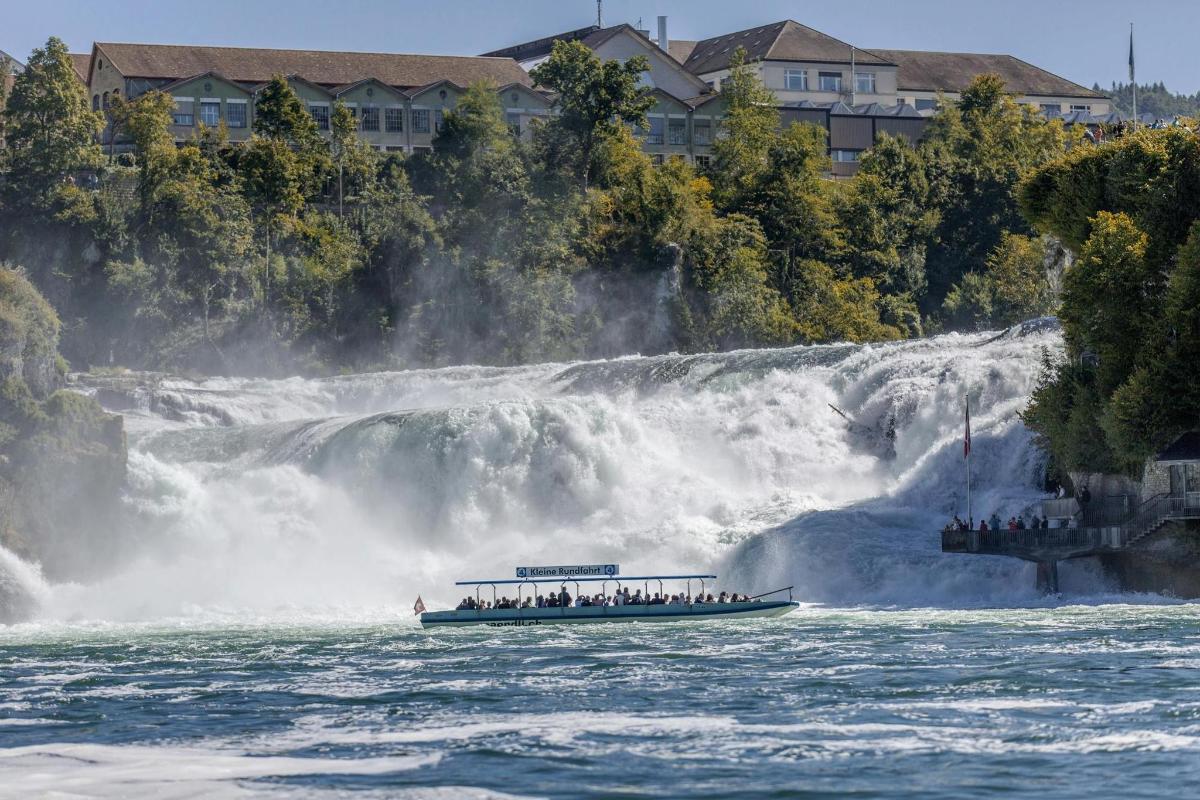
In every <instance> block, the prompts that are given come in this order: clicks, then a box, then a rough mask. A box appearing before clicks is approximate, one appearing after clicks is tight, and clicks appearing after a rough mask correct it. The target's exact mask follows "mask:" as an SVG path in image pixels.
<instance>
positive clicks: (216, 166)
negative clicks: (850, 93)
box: [0, 39, 1082, 374]
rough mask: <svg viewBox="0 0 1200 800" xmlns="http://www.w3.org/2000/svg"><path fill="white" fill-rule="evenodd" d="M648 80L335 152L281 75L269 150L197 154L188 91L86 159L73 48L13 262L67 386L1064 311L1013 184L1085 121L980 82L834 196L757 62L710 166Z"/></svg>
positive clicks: (24, 151)
mask: <svg viewBox="0 0 1200 800" xmlns="http://www.w3.org/2000/svg"><path fill="white" fill-rule="evenodd" d="M645 68H646V64H645V63H644V62H642V61H641V60H640V59H637V58H634V59H630V60H629V61H628V62H626V63H624V64H617V63H615V62H614V63H608V64H601V63H600V62H599V61H598V60H597V59H596V57H595V56H594V55H593V54H592V53H591V52H590V51H588V50H587V49H586V48H584V47H583V46H581V45H579V44H563V43H560V44H558V45H556V47H555V49H554V52H553V54H552V56H551V57H550V58H549V59H548V60H547V61H546V62H545V63H544V64H543V65H542V66H540V67H539V68H538V69H537V70H536V71H535V73H534V78H535V80H536V81H537V82H538V83H539V84H540V85H541V86H543V87H545V88H548V89H550V90H552V91H554V92H555V93H556V96H557V98H558V100H557V104H558V109H557V111H558V113H557V114H556V115H555V116H554V117H553V118H551V119H549V120H548V121H547V122H545V123H544V124H542V125H539V126H537V127H536V130H534V132H533V135H532V139H531V140H530V141H525V140H522V139H520V138H517V137H515V136H514V135H513V134H512V132H511V131H510V129H509V128H508V126H507V125H506V124H505V120H504V115H503V112H502V109H501V107H500V105H499V103H498V101H497V98H496V95H495V92H494V91H492V90H491V87H486V86H476V87H472V88H471V90H470V91H469V92H468V93H467V95H466V96H465V97H464V98H463V99H462V101H461V102H460V103H459V105H458V107H457V109H456V110H454V111H453V112H452V113H449V114H447V116H446V121H445V125H444V126H443V129H442V131H441V132H440V134H439V136H438V137H437V139H436V141H435V147H434V150H433V152H431V153H429V154H424V155H415V156H410V157H407V158H405V157H403V156H401V155H399V154H386V155H385V154H381V153H378V152H376V151H374V150H371V149H369V148H367V147H366V146H364V145H363V144H361V143H360V142H359V140H358V138H357V136H356V133H355V130H354V124H355V123H354V118H353V116H352V115H351V114H350V112H349V110H348V109H346V108H344V107H340V106H337V107H335V109H334V111H333V115H332V129H333V130H332V136H331V137H329V138H324V137H322V136H321V135H320V134H319V133H318V131H317V129H316V127H315V124H314V122H313V120H312V118H311V117H310V116H309V114H308V113H307V112H306V109H305V107H304V105H303V104H302V103H301V102H300V101H299V99H298V98H297V97H296V95H295V94H294V93H293V92H292V90H291V89H290V87H289V85H288V83H287V81H286V80H285V79H284V78H283V77H282V76H277V77H276V79H275V80H274V81H272V83H271V84H270V85H269V86H268V87H266V88H265V89H264V90H263V92H262V94H261V96H260V100H259V103H258V110H257V114H256V118H255V122H254V135H253V137H252V139H251V140H250V142H249V143H248V144H246V145H244V146H237V147H234V146H231V145H230V144H229V143H228V141H227V139H226V136H225V132H224V131H223V130H221V129H213V130H205V131H203V132H202V133H201V134H200V135H199V136H198V137H197V138H196V139H195V140H193V141H190V142H187V143H185V144H183V145H182V146H178V145H177V144H176V143H175V142H173V141H172V137H171V134H170V130H169V127H170V124H171V110H172V101H171V99H170V98H169V97H168V96H166V95H163V94H161V93H157V92H151V93H148V94H146V95H143V96H141V97H138V98H136V99H135V100H133V101H132V102H125V103H118V104H117V105H116V106H115V107H114V108H113V109H112V110H111V111H110V112H109V113H110V115H111V124H113V125H114V126H115V127H117V128H119V130H120V131H122V132H123V135H124V136H125V137H127V138H128V140H129V141H130V142H131V143H132V148H131V150H130V151H127V152H113V151H112V149H111V148H101V147H100V146H99V145H98V144H96V139H95V137H96V134H97V133H98V132H99V131H100V130H101V129H102V128H103V126H104V125H105V120H104V119H103V118H102V117H101V115H100V114H97V113H94V112H92V111H91V110H90V109H89V106H88V102H87V98H86V96H85V92H84V89H83V87H82V86H81V85H80V84H79V82H78V80H77V79H76V78H75V76H74V74H73V72H72V69H71V65H70V61H69V59H68V56H67V51H66V48H65V46H64V45H63V44H62V42H60V41H58V40H57V39H51V40H50V41H49V42H48V43H47V45H46V46H45V47H44V48H42V49H40V50H37V51H35V52H34V53H33V54H32V56H31V57H30V58H29V62H28V68H27V69H26V70H25V71H24V72H23V73H22V74H21V75H20V76H19V77H18V78H17V80H16V83H15V85H14V86H13V89H12V91H11V96H10V97H8V98H7V99H6V101H5V103H4V108H5V113H4V122H3V124H4V126H5V129H4V136H5V141H6V146H5V149H4V151H3V153H2V156H0V164H2V165H3V172H2V178H0V180H2V187H0V258H2V259H4V260H6V261H7V262H9V263H10V264H11V265H13V266H19V267H21V268H23V269H24V270H25V273H26V274H27V275H28V276H29V278H30V279H31V280H32V281H33V282H34V283H35V284H36V285H37V286H38V288H39V289H40V290H41V291H42V293H43V294H45V296H46V297H47V298H48V299H49V301H50V302H51V303H52V304H53V306H54V307H55V308H56V309H57V312H58V315H59V316H60V317H61V319H62V321H63V333H62V348H63V351H64V354H65V355H66V356H67V358H68V359H69V360H70V361H71V364H72V366H73V367H74V368H80V369H82V368H87V367H89V366H94V365H109V364H113V365H123V366H131V367H141V368H160V369H170V370H195V371H199V372H207V373H261V374H278V373H281V372H293V371H302V372H312V373H321V372H334V371H340V370H349V369H354V370H361V369H370V368H383V367H403V366H415V365H438V364H448V363H462V362H475V363H487V364H512V363H520V362H529V361H539V360H547V359H572V358H583V357H597V356H611V355H617V354H622V353H630V352H643V353H652V352H665V351H672V350H675V351H680V352H693V351H706V350H714V349H727V348H736V347H752V346H758V345H785V344H792V343H804V342H823V341H833V340H853V341H864V340H879V339H892V338H898V337H907V336H916V335H920V334H922V333H925V332H929V331H933V330H939V329H973V328H979V327H985V326H1000V325H1005V324H1008V323H1011V322H1014V321H1017V320H1020V319H1024V318H1027V317H1029V316H1034V315H1038V314H1042V313H1047V312H1050V311H1052V310H1053V309H1054V307H1055V303H1056V293H1055V286H1056V281H1057V277H1056V276H1057V272H1058V271H1059V268H1060V266H1061V264H1060V261H1061V255H1062V253H1061V249H1060V248H1059V247H1058V246H1057V245H1056V244H1055V243H1054V242H1053V241H1051V240H1048V239H1045V238H1042V237H1040V236H1039V235H1038V234H1037V233H1035V231H1034V230H1033V229H1032V228H1030V227H1029V225H1028V224H1027V223H1026V222H1025V220H1024V218H1023V217H1022V215H1021V213H1020V210H1019V208H1018V204H1017V201H1016V195H1015V190H1016V186H1017V184H1018V182H1019V180H1020V178H1021V177H1022V175H1024V174H1025V173H1026V172H1027V171H1028V170H1030V169H1032V168H1035V167H1037V166H1038V165H1041V164H1044V163H1046V162H1049V161H1052V160H1054V159H1056V158H1059V157H1061V156H1063V155H1064V154H1065V153H1067V152H1068V150H1069V149H1070V148H1071V147H1072V146H1074V145H1076V144H1078V143H1080V142H1081V141H1082V137H1081V132H1080V131H1078V130H1073V129H1068V128H1064V127H1063V126H1062V125H1061V124H1060V123H1059V122H1056V121H1053V122H1048V121H1045V120H1043V119H1042V118H1041V117H1040V116H1038V115H1036V114H1033V113H1031V112H1029V111H1028V110H1026V109H1023V108H1021V107H1019V106H1017V105H1016V104H1015V103H1014V102H1013V101H1012V99H1011V98H1010V97H1009V96H1007V95H1006V94H1005V92H1004V87H1003V85H1002V83H1000V81H999V80H998V79H996V78H994V77H990V76H983V77H981V78H979V79H978V80H976V82H975V83H974V84H973V85H972V86H971V87H970V89H969V90H968V91H967V92H966V93H965V94H964V96H963V99H962V102H961V103H959V104H958V105H954V106H949V107H947V108H945V109H944V110H942V111H941V112H940V113H939V115H938V117H936V118H935V119H934V120H933V122H932V124H931V126H930V128H929V132H928V136H927V137H926V138H925V140H924V141H922V142H921V143H920V144H919V145H917V146H915V147H914V146H910V145H909V144H907V143H905V142H904V141H902V140H895V139H884V140H883V141H881V142H880V143H879V144H878V146H877V147H875V148H874V149H873V150H871V151H869V152H868V153H867V154H866V155H865V157H864V159H863V162H862V171H861V174H860V175H859V176H858V177H857V178H855V179H854V180H850V181H843V182H834V181H830V180H827V179H826V178H825V177H824V176H825V175H826V174H827V171H828V166H829V165H828V162H827V155H826V143H825V139H824V136H825V134H824V132H823V131H822V130H821V129H819V128H815V127H811V126H809V127H805V126H794V125H793V126H791V127H788V128H786V129H782V128H781V127H780V124H779V117H778V114H777V112H776V111H775V110H774V108H773V107H772V102H773V100H772V98H771V96H770V94H769V93H768V92H766V90H765V89H764V88H763V87H762V86H761V85H760V84H759V83H758V82H757V79H756V78H755V77H754V75H753V73H752V72H751V70H749V69H747V68H744V67H741V66H737V67H736V68H735V69H734V70H733V74H732V75H731V76H730V78H729V79H728V80H727V81H726V82H725V83H724V91H725V94H726V96H727V98H728V101H729V114H728V118H727V119H726V120H725V121H724V122H723V124H722V126H721V131H720V134H721V135H720V136H719V138H718V141H717V143H716V145H715V148H714V149H715V157H714V162H713V165H712V168H711V169H710V170H708V171H706V172H703V173H701V172H698V171H697V170H696V169H695V168H693V167H692V166H691V165H689V164H687V163H684V162H682V161H672V162H669V163H667V164H666V165H663V166H660V167H656V166H654V165H653V164H652V163H651V161H650V159H649V158H648V157H647V156H646V155H644V154H643V153H642V152H641V150H640V148H639V146H638V141H637V139H636V138H635V134H634V131H635V130H636V128H637V126H639V125H640V124H642V123H644V122H645V113H646V110H647V108H648V107H649V106H650V104H651V100H650V98H649V96H648V94H647V90H646V89H645V88H644V87H643V85H642V82H641V80H640V77H641V72H642V71H643V70H644V69H645Z"/></svg>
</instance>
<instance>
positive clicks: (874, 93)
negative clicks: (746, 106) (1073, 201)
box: [487, 17, 1116, 175]
mask: <svg viewBox="0 0 1200 800" xmlns="http://www.w3.org/2000/svg"><path fill="white" fill-rule="evenodd" d="M555 41H578V42H582V43H583V44H585V45H586V46H588V47H589V48H591V49H592V50H593V51H594V52H595V53H596V54H597V55H598V56H600V57H601V58H603V59H623V58H627V57H628V56H629V55H630V54H632V53H634V52H637V53H641V54H645V55H646V56H647V57H648V58H649V59H650V70H649V72H648V74H647V83H648V84H649V85H652V86H654V87H655V88H656V89H657V90H660V92H661V94H660V95H659V102H658V103H657V104H656V106H655V108H654V109H653V110H652V112H651V114H652V116H651V122H650V125H651V127H650V130H649V131H646V132H643V136H644V141H645V149H646V150H647V151H648V152H650V153H651V154H652V155H654V156H655V157H656V158H662V157H670V156H678V155H683V156H685V157H690V158H692V159H694V160H695V161H696V162H697V163H701V164H703V163H704V161H705V160H706V159H707V158H708V150H709V144H710V143H711V140H712V139H711V134H710V133H709V132H708V130H706V128H705V125H706V124H710V123H708V120H707V119H704V118H705V117H707V118H709V119H711V120H713V121H712V122H711V124H713V125H715V120H717V119H719V117H720V115H721V103H720V101H719V100H716V99H714V96H715V97H716V98H719V97H720V90H721V83H722V81H723V80H724V79H725V78H726V77H728V75H729V71H730V65H731V61H732V59H733V54H734V53H735V52H736V51H737V50H738V48H743V49H744V50H745V51H746V60H747V62H748V64H749V65H750V67H751V69H753V70H754V71H755V73H756V74H757V75H758V77H759V79H760V80H761V81H762V83H763V85H764V86H766V87H767V88H768V89H770V90H771V92H772V93H774V95H775V97H776V98H777V100H778V102H779V107H780V110H781V114H782V117H783V120H784V122H785V123H786V122H789V121H800V122H812V123H814V124H818V125H822V126H823V127H824V128H825V129H826V130H827V131H828V132H829V155H830V158H831V159H832V161H833V173H834V174H835V175H852V174H854V172H856V171H857V168H858V159H859V157H860V155H861V153H862V152H863V151H864V150H866V149H867V148H869V147H870V146H871V145H872V144H873V143H874V141H875V137H876V136H878V135H879V134H880V133H882V132H887V133H889V134H891V135H899V136H904V137H906V138H909V139H910V140H914V141H915V140H916V139H918V138H920V136H921V135H922V133H923V131H924V126H925V118H926V117H928V116H931V115H932V114H933V112H934V110H935V109H936V106H937V103H938V102H939V98H943V99H948V100H957V99H959V98H960V97H961V93H962V91H963V90H964V89H965V88H966V87H967V86H968V85H969V84H970V83H971V81H972V80H973V79H974V78H975V77H976V76H978V75H981V74H985V73H994V74H997V75H999V76H1000V77H1001V78H1003V79H1004V81H1005V83H1006V85H1007V86H1008V88H1009V90H1010V91H1011V92H1013V93H1014V94H1015V95H1016V100H1017V101H1018V102H1020V103H1023V104H1029V105H1035V106H1037V107H1038V108H1039V109H1040V110H1041V111H1042V113H1045V114H1047V115H1051V116H1058V117H1061V118H1063V119H1064V120H1065V121H1066V122H1068V123H1083V124H1096V123H1098V122H1113V121H1116V120H1115V119H1114V118H1113V117H1112V114H1113V109H1112V103H1111V101H1110V100H1109V99H1108V98H1107V97H1106V96H1104V95H1102V94H1100V93H1099V92H1095V91H1092V90H1091V89H1088V88H1086V87H1084V86H1081V85H1079V84H1076V83H1074V82H1072V81H1069V80H1067V79H1065V78H1062V77H1060V76H1058V75H1054V74H1053V73H1051V72H1048V71H1046V70H1043V69H1041V68H1039V67H1036V66H1034V65H1032V64H1029V63H1027V62H1025V61H1022V60H1020V59H1018V58H1015V57H1013V56H1009V55H989V54H975V53H935V52H918V51H912V50H887V49H880V48H867V49H864V48H860V47H857V46H855V45H853V44H850V43H848V42H844V41H842V40H840V39H837V38H835V37H832V36H829V35H828V34H825V33H822V32H821V31H818V30H815V29H813V28H810V27H808V26H806V25H802V24H800V23H798V22H796V21H794V20H782V21H779V22H773V23H771V24H769V25H760V26H758V27H755V28H749V29H746V30H742V31H736V32H734V33H726V34H721V35H720V36H714V37H711V38H708V39H703V40H700V41H691V40H681V39H670V38H669V37H668V35H667V20H666V17H659V18H658V37H657V40H656V41H652V40H651V39H650V38H649V33H648V32H647V31H639V30H636V29H634V28H632V27H631V26H628V25H617V26H612V27H608V28H601V27H600V26H598V25H592V26H589V27H586V28H580V29H578V30H574V31H568V32H566V33H562V34H558V35H555V36H548V37H545V38H543V39H538V40H536V41H532V42H526V43H523V44H519V45H514V46H511V47H507V48H504V49H501V50H495V51H492V52H491V53H488V54H487V55H492V56H498V55H505V56H509V57H511V58H514V59H516V60H517V61H518V62H519V63H520V64H521V65H522V66H523V67H525V68H526V69H532V68H533V67H535V66H536V65H537V64H539V63H541V62H542V61H543V60H544V59H545V58H546V56H547V55H548V54H549V52H550V48H551V47H552V45H553V43H554V42H555ZM680 69H682V71H683V72H685V73H687V74H690V75H692V76H694V77H695V78H696V79H699V81H700V82H702V83H703V86H702V87H700V86H696V85H695V84H691V85H689V84H688V82H687V80H686V78H681V76H680V75H679V72H680ZM693 93H694V94H693ZM701 109H703V110H704V111H705V112H706V113H705V114H703V115H701V113H700V111H701ZM660 120H661V121H660ZM672 120H674V123H672ZM672 125H673V126H674V127H673V129H672ZM672 130H673V131H674V133H673V132H672ZM682 136H691V141H690V143H689V144H688V145H676V146H674V147H672V146H670V144H669V143H670V142H671V141H681V137H682Z"/></svg>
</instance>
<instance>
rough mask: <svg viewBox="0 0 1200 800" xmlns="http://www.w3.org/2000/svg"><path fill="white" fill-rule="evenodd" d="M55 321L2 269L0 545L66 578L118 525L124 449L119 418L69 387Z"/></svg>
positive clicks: (29, 288) (16, 276)
mask: <svg viewBox="0 0 1200 800" xmlns="http://www.w3.org/2000/svg"><path fill="white" fill-rule="evenodd" d="M59 327H60V326H59V321H58V318H57V316H56V315H55V313H54V309H52V308H51V307H50V305H49V304H48V303H47V302H46V301H45V299H43V298H42V297H41V295H39V294H38V292H37V290H36V289H34V287H33V285H32V284H30V283H29V281H28V280H26V279H25V278H24V276H23V275H21V273H20V272H18V271H17V270H13V269H8V268H0V546H3V547H5V548H7V549H8V550H9V551H11V552H12V553H15V554H17V555H19V556H20V557H21V558H22V559H25V560H26V561H30V562H34V563H36V564H38V565H40V567H41V569H42V571H43V572H44V573H45V574H46V575H47V576H48V577H51V578H69V577H73V576H76V575H82V574H83V573H84V572H85V571H87V570H88V568H89V567H90V566H91V565H93V564H94V563H95V559H96V557H97V554H98V553H100V552H102V551H103V549H104V548H103V539H104V535H105V532H106V530H107V528H108V526H111V525H112V524H115V520H116V514H117V511H118V507H119V501H120V491H121V486H122V484H123V483H124V479H125V460H126V448H125V433H124V428H123V424H122V420H121V418H120V417H117V416H113V415H111V414H108V413H106V412H105V411H104V410H103V409H102V408H101V407H100V405H99V404H98V403H97V402H96V401H95V400H93V399H92V398H90V397H86V396H84V395H81V394H78V393H76V392H72V391H69V390H67V389H65V388H64V385H65V375H66V364H65V362H64V361H63V360H62V358H61V357H60V356H59V355H58V350H57V345H58V334H59ZM0 568H3V567H2V565H0ZM11 571H12V570H8V572H9V573H11ZM0 583H3V584H4V585H5V587H6V588H5V591H4V593H3V594H2V596H4V597H7V598H8V599H7V600H6V601H5V605H6V606H7V607H8V608H9V611H10V612H11V611H12V609H13V608H14V607H17V606H19V605H20V603H21V602H22V601H21V599H20V598H19V597H17V596H16V595H17V591H16V589H14V588H13V587H14V586H15V585H16V584H15V581H14V579H13V576H12V575H11V574H9V575H8V576H7V579H6V578H5V577H2V576H0ZM2 611H3V609H0V612H2ZM0 616H3V615H2V614H0ZM8 616H10V617H11V616H13V614H12V613H9V614H8Z"/></svg>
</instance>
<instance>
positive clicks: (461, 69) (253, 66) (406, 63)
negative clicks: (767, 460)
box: [95, 42, 529, 89]
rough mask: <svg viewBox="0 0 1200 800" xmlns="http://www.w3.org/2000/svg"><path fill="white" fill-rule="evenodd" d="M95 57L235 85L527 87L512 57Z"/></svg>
mask: <svg viewBox="0 0 1200 800" xmlns="http://www.w3.org/2000/svg"><path fill="white" fill-rule="evenodd" d="M95 54H96V56H97V57H100V56H103V57H105V58H107V60H108V62H109V64H111V66H112V68H113V69H115V70H117V71H118V72H120V73H121V75H123V76H124V77H125V78H146V79H155V80H161V79H169V80H180V79H182V78H188V77H191V76H193V75H200V74H203V73H205V72H216V73H219V74H221V75H224V76H225V77H226V78H228V79H229V80H232V81H236V82H238V83H244V84H261V83H265V82H267V81H269V80H270V79H271V78H272V77H273V76H275V75H301V76H303V77H304V78H305V79H306V80H308V81H311V82H312V83H315V84H318V85H320V86H328V87H333V86H345V85H347V84H351V83H355V82H357V81H360V80H362V79H364V78H376V79H378V80H379V81H381V82H382V83H385V84H387V85H389V86H394V87H397V88H402V89H405V88H414V87H418V86H427V85H429V84H431V83H434V82H436V81H439V80H448V81H451V82H453V83H455V84H457V85H459V86H469V85H470V84H472V83H477V82H479V81H490V82H491V83H494V84H496V85H497V86H503V85H506V84H510V83H520V84H525V85H528V84H529V76H528V75H527V74H526V72H525V70H523V69H521V68H520V66H519V65H518V64H517V63H516V62H515V61H513V60H512V59H511V58H484V57H479V56H428V55H413V54H408V53H341V52H328V51H320V50H275V49H265V48H250V47H207V46H188V45H164V44H123V43H116V42H97V43H96V47H95Z"/></svg>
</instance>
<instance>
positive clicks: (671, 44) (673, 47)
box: [667, 39, 699, 64]
mask: <svg viewBox="0 0 1200 800" xmlns="http://www.w3.org/2000/svg"><path fill="white" fill-rule="evenodd" d="M697 44H699V42H694V41H692V40H691V39H669V40H668V41H667V45H668V47H667V51H668V52H669V53H670V54H671V56H672V57H673V58H674V59H675V60H676V61H678V62H679V63H680V64H682V63H684V62H685V61H687V60H688V56H690V55H691V54H692V51H693V50H695V49H696V45H697Z"/></svg>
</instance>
